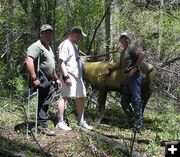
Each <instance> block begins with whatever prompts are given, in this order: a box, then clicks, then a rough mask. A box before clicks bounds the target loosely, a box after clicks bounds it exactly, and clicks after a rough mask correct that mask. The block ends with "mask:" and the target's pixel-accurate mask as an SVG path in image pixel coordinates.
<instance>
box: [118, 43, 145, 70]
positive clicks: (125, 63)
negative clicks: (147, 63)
mask: <svg viewBox="0 0 180 157" xmlns="http://www.w3.org/2000/svg"><path fill="white" fill-rule="evenodd" d="M141 51H142V49H141V48H138V47H136V46H133V45H129V46H128V47H127V49H125V50H123V51H122V52H121V57H120V66H121V67H122V69H123V71H124V72H125V73H127V72H129V71H130V70H131V69H132V68H133V67H134V65H135V63H136V61H137V58H138V54H139V52H141Z"/></svg>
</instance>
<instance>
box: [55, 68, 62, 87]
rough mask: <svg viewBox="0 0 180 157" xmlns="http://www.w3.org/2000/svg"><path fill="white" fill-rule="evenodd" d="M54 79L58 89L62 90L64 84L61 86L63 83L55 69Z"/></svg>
mask: <svg viewBox="0 0 180 157" xmlns="http://www.w3.org/2000/svg"><path fill="white" fill-rule="evenodd" d="M53 79H54V81H55V84H56V87H57V88H60V87H61V85H62V84H61V81H60V80H59V79H58V75H57V73H56V70H55V69H54V70H53Z"/></svg>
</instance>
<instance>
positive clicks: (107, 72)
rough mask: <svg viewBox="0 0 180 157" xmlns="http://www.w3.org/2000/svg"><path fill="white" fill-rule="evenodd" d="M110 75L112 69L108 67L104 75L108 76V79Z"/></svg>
mask: <svg viewBox="0 0 180 157" xmlns="http://www.w3.org/2000/svg"><path fill="white" fill-rule="evenodd" d="M111 73H112V69H111V68H110V67H108V68H107V70H106V75H108V76H109V77H110V76H111Z"/></svg>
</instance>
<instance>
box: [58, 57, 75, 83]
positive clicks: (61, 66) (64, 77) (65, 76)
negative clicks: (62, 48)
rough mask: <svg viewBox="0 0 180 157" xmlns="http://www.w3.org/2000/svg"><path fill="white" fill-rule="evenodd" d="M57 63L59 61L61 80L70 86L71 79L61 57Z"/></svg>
mask: <svg viewBox="0 0 180 157" xmlns="http://www.w3.org/2000/svg"><path fill="white" fill-rule="evenodd" d="M59 63H60V68H61V71H62V73H63V80H64V82H65V83H66V84H67V85H68V86H71V85H72V84H71V79H70V77H69V75H68V72H67V70H66V65H65V63H64V61H63V60H62V59H60V60H59Z"/></svg>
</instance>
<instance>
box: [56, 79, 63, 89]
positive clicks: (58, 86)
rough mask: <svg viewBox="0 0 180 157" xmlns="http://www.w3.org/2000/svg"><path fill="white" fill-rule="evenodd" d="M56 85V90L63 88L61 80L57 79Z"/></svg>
mask: <svg viewBox="0 0 180 157" xmlns="http://www.w3.org/2000/svg"><path fill="white" fill-rule="evenodd" d="M55 85H56V88H57V89H60V88H61V86H62V83H61V81H60V80H59V79H56V81H55Z"/></svg>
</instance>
